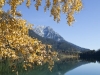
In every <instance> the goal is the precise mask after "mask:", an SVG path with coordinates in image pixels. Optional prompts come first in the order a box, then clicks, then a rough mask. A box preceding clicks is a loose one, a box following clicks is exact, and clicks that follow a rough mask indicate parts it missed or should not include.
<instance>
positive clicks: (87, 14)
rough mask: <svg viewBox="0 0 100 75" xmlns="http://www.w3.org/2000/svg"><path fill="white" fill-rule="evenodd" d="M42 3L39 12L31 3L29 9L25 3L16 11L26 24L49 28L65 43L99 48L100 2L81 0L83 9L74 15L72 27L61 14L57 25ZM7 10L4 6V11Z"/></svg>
mask: <svg viewBox="0 0 100 75" xmlns="http://www.w3.org/2000/svg"><path fill="white" fill-rule="evenodd" d="M44 1H45V0H43V3H42V6H41V7H39V11H36V10H35V7H34V4H35V3H32V5H31V7H30V8H29V9H28V8H26V6H25V3H24V4H22V5H21V6H19V7H18V8H17V9H18V10H19V11H21V13H22V14H23V18H24V19H26V20H27V21H28V22H30V23H32V24H34V25H35V26H36V25H46V26H50V27H52V28H53V29H54V30H55V31H56V32H57V33H59V34H60V35H61V36H62V37H63V38H64V39H65V40H66V41H69V42H71V43H73V44H76V45H78V46H80V47H84V48H89V49H99V48H100V0H82V2H83V9H82V10H81V11H80V12H79V13H75V15H74V17H75V19H76V21H75V22H74V23H73V24H72V26H68V24H67V21H66V15H65V14H61V21H60V23H57V22H55V21H54V20H53V17H50V10H49V11H47V12H46V13H44V6H45V3H44ZM9 8H10V7H9V6H8V5H6V6H5V7H4V10H8V9H9Z"/></svg>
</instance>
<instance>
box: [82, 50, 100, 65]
mask: <svg viewBox="0 0 100 75" xmlns="http://www.w3.org/2000/svg"><path fill="white" fill-rule="evenodd" d="M80 59H82V60H85V61H90V62H96V61H97V62H99V63H100V49H99V50H97V51H95V50H91V51H87V52H84V53H81V54H80Z"/></svg>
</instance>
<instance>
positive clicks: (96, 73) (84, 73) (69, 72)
mask: <svg viewBox="0 0 100 75" xmlns="http://www.w3.org/2000/svg"><path fill="white" fill-rule="evenodd" d="M0 70H2V68H1V69H0ZM2 71H3V72H2ZM2 71H0V75H16V74H14V73H10V72H5V71H4V70H2ZM18 75H100V63H98V62H89V61H83V60H76V59H75V60H72V59H66V60H63V61H59V62H55V65H54V67H53V69H52V72H51V71H50V70H49V69H48V65H47V64H45V65H43V66H36V67H35V68H34V69H31V70H28V71H24V70H22V69H21V68H19V74H18Z"/></svg>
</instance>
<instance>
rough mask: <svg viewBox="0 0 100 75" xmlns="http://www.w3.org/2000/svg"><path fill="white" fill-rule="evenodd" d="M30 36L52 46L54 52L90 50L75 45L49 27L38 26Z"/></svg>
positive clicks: (30, 32) (30, 31)
mask: <svg viewBox="0 0 100 75" xmlns="http://www.w3.org/2000/svg"><path fill="white" fill-rule="evenodd" d="M29 36H31V37H33V38H37V39H38V40H40V41H42V43H44V44H50V45H52V49H53V50H58V51H79V52H83V51H88V50H89V49H86V48H82V47H79V46H77V45H74V44H72V43H70V42H68V41H66V40H64V38H63V37H62V36H60V35H59V34H58V33H57V32H55V31H54V30H53V29H52V28H51V27H49V26H40V25H39V26H37V27H35V28H34V30H29Z"/></svg>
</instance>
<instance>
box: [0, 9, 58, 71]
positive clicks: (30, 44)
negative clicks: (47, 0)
mask: <svg viewBox="0 0 100 75" xmlns="http://www.w3.org/2000/svg"><path fill="white" fill-rule="evenodd" d="M0 15H1V16H0V18H1V19H0V61H5V60H6V59H7V60H8V61H9V62H11V63H12V64H13V63H19V62H22V63H23V67H24V68H25V70H27V67H32V65H33V64H34V63H35V64H37V65H42V64H43V63H46V62H48V63H49V64H50V65H51V64H52V65H54V64H53V62H54V61H53V57H55V56H56V54H55V53H53V52H51V51H50V48H51V46H50V45H47V46H46V45H44V44H42V42H41V41H39V40H37V39H35V38H31V37H29V35H28V30H29V28H31V26H32V25H31V24H29V23H27V22H26V20H23V19H21V18H18V17H17V18H16V17H15V18H14V17H13V16H11V15H9V14H8V13H7V12H4V11H3V13H2V14H0ZM28 24H29V25H28ZM46 49H48V50H46ZM50 62H51V63H50ZM12 64H11V65H12ZM12 66H16V64H13V65H12Z"/></svg>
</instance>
